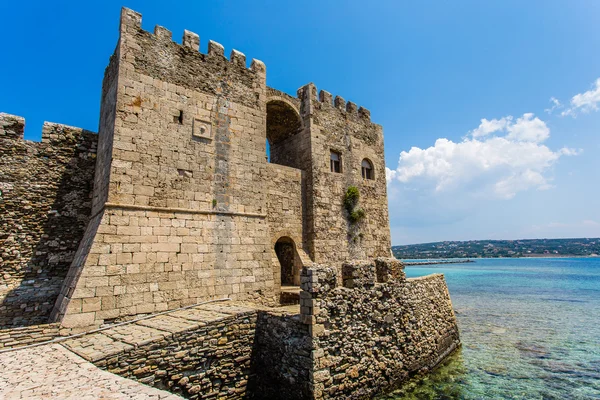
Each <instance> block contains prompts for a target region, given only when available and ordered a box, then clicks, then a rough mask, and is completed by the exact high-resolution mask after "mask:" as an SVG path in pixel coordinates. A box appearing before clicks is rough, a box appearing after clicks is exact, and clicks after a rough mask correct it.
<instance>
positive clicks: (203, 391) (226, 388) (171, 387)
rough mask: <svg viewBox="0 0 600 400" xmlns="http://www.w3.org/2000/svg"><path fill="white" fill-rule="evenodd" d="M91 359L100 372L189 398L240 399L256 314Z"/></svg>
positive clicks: (167, 335) (246, 378) (242, 392)
mask: <svg viewBox="0 0 600 400" xmlns="http://www.w3.org/2000/svg"><path fill="white" fill-rule="evenodd" d="M201 325H202V326H200V327H198V328H195V329H191V330H186V331H183V332H176V333H173V334H171V335H169V334H166V333H163V334H164V335H165V337H164V338H163V339H160V340H154V341H151V342H150V343H148V344H141V345H139V346H136V347H133V348H132V347H131V346H129V348H128V349H127V350H125V351H122V352H119V353H117V354H110V355H108V356H107V357H105V358H102V359H99V360H93V362H94V364H95V365H96V366H98V367H100V368H102V369H105V370H107V371H108V372H112V373H114V374H117V375H120V376H123V377H125V378H129V379H134V380H136V381H139V382H141V383H144V384H146V385H150V386H153V387H155V388H158V389H163V390H168V391H170V392H172V393H175V394H178V395H180V396H183V397H185V398H188V399H215V398H226V399H242V398H244V396H245V394H246V387H247V384H248V379H249V376H250V367H251V356H252V346H253V343H254V338H255V329H256V313H243V314H238V315H236V316H232V317H228V318H225V319H221V320H219V321H214V322H209V323H207V324H201Z"/></svg>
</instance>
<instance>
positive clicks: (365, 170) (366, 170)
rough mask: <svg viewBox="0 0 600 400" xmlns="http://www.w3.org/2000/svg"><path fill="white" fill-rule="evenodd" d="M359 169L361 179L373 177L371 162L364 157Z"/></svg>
mask: <svg viewBox="0 0 600 400" xmlns="http://www.w3.org/2000/svg"><path fill="white" fill-rule="evenodd" d="M361 170H362V177H363V179H375V178H374V176H373V164H371V161H369V160H367V159H366V158H365V159H364V160H363V161H362V164H361Z"/></svg>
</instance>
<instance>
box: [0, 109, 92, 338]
mask: <svg viewBox="0 0 600 400" xmlns="http://www.w3.org/2000/svg"><path fill="white" fill-rule="evenodd" d="M24 126H25V120H24V119H23V118H21V117H16V116H13V115H8V114H0V328H1V327H10V326H23V325H31V324H40V323H45V322H47V320H48V317H49V315H50V311H51V310H52V307H53V306H54V302H55V300H56V298H57V296H58V293H59V291H60V288H61V285H62V283H63V281H64V278H65V276H66V274H67V271H68V269H69V265H70V264H71V261H72V260H73V257H74V255H75V252H76V250H77V247H78V246H79V243H80V241H81V239H82V237H83V233H84V231H85V229H86V226H87V223H88V221H89V219H90V212H91V203H92V199H91V196H92V186H93V181H94V165H95V162H96V146H97V139H98V136H97V135H96V134H94V133H93V132H89V131H85V130H83V129H80V128H73V127H70V126H66V125H60V124H54V123H49V122H46V123H44V126H43V128H42V141H41V142H32V141H27V140H24V139H23V132H24Z"/></svg>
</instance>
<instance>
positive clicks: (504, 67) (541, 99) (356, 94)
mask: <svg viewBox="0 0 600 400" xmlns="http://www.w3.org/2000/svg"><path fill="white" fill-rule="evenodd" d="M369 3H370V2H366V1H364V0H363V1H344V2H332V1H323V0H321V1H302V2H281V1H252V2H241V1H240V2H234V1H188V2H178V1H170V2H150V1H124V0H121V1H108V0H107V1H102V2H66V1H62V2H61V1H57V2H46V1H44V2H42V1H20V2H15V1H10V2H9V1H6V2H3V3H2V5H0V13H1V14H2V15H3V21H2V24H1V25H0V34H1V35H2V38H3V46H2V47H3V62H2V63H1V64H0V111H4V112H8V113H12V114H17V115H21V116H23V117H25V118H26V120H27V126H26V132H25V135H26V138H28V139H32V140H39V137H40V131H41V126H42V123H43V121H45V120H48V121H53V122H60V123H65V124H69V125H75V126H80V127H83V128H87V129H90V130H94V131H96V130H97V125H98V114H99V101H100V89H101V81H102V75H103V72H104V68H105V66H106V65H107V62H108V58H109V56H110V54H111V53H112V51H113V49H114V46H115V44H116V41H117V37H118V23H119V12H120V7H121V6H122V5H124V6H127V7H130V8H133V9H135V10H136V11H139V12H141V13H142V15H143V22H142V25H143V27H144V28H145V29H147V30H152V29H153V28H154V25H156V24H160V25H163V26H165V27H167V28H168V29H170V30H171V31H172V32H173V37H174V38H175V40H177V41H180V38H181V35H182V33H183V30H184V29H188V30H192V31H194V32H196V33H198V34H199V35H200V40H201V51H206V47H207V43H208V40H209V39H212V40H215V41H218V42H220V43H221V44H223V45H224V46H225V49H226V53H227V54H228V53H229V51H230V50H231V49H232V48H236V49H238V50H240V51H242V52H244V53H245V54H246V55H247V57H248V58H258V59H261V60H262V61H264V62H265V63H266V65H267V80H268V84H269V85H270V86H273V87H276V88H278V89H280V90H283V91H286V92H288V93H291V94H294V93H295V92H296V89H297V88H298V87H300V86H302V85H304V84H306V83H308V82H311V81H312V82H314V83H315V84H316V85H317V88H319V89H325V90H327V91H329V92H331V93H333V94H334V95H336V94H337V95H341V96H342V97H344V98H345V99H347V100H352V101H354V102H355V103H357V104H359V105H362V106H365V107H367V108H369V109H370V110H371V113H372V119H373V120H374V121H375V122H377V123H380V124H382V125H383V127H384V133H385V146H386V154H385V157H386V163H387V166H388V169H389V171H388V177H389V178H390V180H389V184H388V190H389V202H390V219H391V221H390V222H391V229H392V242H393V243H394V244H407V243H418V242H428V241H438V240H467V239H517V238H542V237H581V236H587V237H590V236H595V237H596V236H600V215H599V212H598V204H599V202H598V200H597V199H598V198H599V197H600V189H599V187H600V186H599V185H598V177H599V171H600V157H598V152H599V150H600V135H599V134H598V127H600V113H598V112H597V111H596V109H597V104H598V102H600V87H599V86H597V85H596V80H597V79H598V78H600V51H598V50H599V49H600V2H596V1H591V0H590V1H583V0H581V1H574V2H566V1H551V0H550V1H549V0H544V1H541V0H540V1H527V2H523V1H509V0H502V1H452V2H451V1H441V0H440V1H422V0H421V1H400V2H399V1H381V2H377V4H376V5H372V4H369ZM6 16H10V17H9V18H7V17H6ZM551 99H556V100H557V101H558V103H556V102H553V101H551ZM557 104H560V105H557ZM554 105H557V106H556V107H555V108H554V109H552V110H551V108H552V107H553V106H554ZM483 119H485V121H482V120H483ZM442 139H445V140H442ZM413 148H414V149H413Z"/></svg>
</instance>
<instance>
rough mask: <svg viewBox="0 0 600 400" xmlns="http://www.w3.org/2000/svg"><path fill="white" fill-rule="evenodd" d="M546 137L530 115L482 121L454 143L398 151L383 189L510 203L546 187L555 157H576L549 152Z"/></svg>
mask: <svg viewBox="0 0 600 400" xmlns="http://www.w3.org/2000/svg"><path fill="white" fill-rule="evenodd" d="M549 137H550V129H549V128H548V126H547V125H546V123H545V122H544V121H542V120H541V119H539V118H537V117H535V116H534V115H533V114H531V113H526V114H523V116H521V117H519V118H516V119H515V118H513V117H512V116H506V117H503V118H500V119H492V120H491V121H489V120H487V119H482V120H481V124H480V125H479V127H478V128H476V129H474V130H473V131H471V132H469V135H467V136H466V137H465V138H464V139H463V140H462V141H460V142H453V141H451V140H448V139H438V140H436V142H435V144H434V145H433V146H431V147H429V148H426V149H420V148H418V147H413V148H411V149H410V150H409V151H403V152H402V153H401V154H400V160H399V161H398V167H397V168H396V169H394V170H392V169H388V170H387V171H386V176H387V178H388V182H389V183H393V182H401V183H402V184H403V185H402V186H403V191H404V192H406V191H413V192H415V191H417V192H421V193H429V194H433V195H447V194H450V195H455V194H457V193H460V194H462V195H464V194H467V195H468V196H472V197H477V198H481V197H487V198H497V199H510V198H512V197H514V196H515V195H516V194H517V193H519V192H522V191H526V190H529V189H538V190H545V189H548V188H550V187H552V185H551V178H550V177H548V171H549V170H550V168H551V167H552V166H553V165H554V163H556V161H557V160H558V159H559V158H560V157H561V156H572V155H577V154H578V153H579V151H578V150H574V149H569V148H562V149H559V150H557V151H553V150H551V149H550V148H548V147H547V146H546V145H544V144H543V142H544V141H546V140H547V139H548V138H549ZM461 197H463V198H464V196H461Z"/></svg>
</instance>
